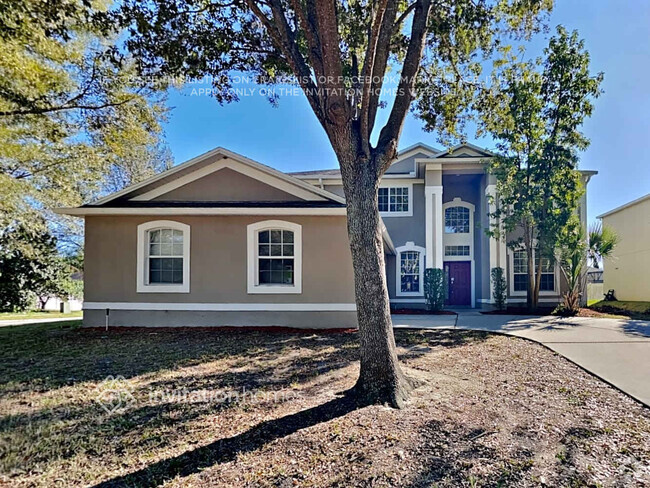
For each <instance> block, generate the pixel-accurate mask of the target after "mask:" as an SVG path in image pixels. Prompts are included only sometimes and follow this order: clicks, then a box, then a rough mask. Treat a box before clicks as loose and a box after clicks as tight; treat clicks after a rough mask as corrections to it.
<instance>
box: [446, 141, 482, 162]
mask: <svg viewBox="0 0 650 488" xmlns="http://www.w3.org/2000/svg"><path fill="white" fill-rule="evenodd" d="M464 147H467V148H469V149H471V150H472V151H474V152H477V153H483V154H484V155H485V156H484V159H485V158H489V157H492V156H494V153H492V152H490V151H488V150H487V149H484V148H482V147H479V146H477V145H475V144H472V143H470V142H461V143H460V144H456V145H455V146H453V147H450V148H449V149H444V150H442V151H440V152H439V153H438V154H436V155H435V156H434V158H443V157H444V156H445V155H446V154H454V153H455V152H457V151H458V150H459V149H462V148H464ZM445 159H449V158H445ZM468 159H469V158H468Z"/></svg>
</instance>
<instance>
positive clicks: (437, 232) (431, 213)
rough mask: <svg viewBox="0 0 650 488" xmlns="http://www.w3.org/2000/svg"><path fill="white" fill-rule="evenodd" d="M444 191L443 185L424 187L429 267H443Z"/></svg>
mask: <svg viewBox="0 0 650 488" xmlns="http://www.w3.org/2000/svg"><path fill="white" fill-rule="evenodd" d="M442 191H443V188H442V186H441V185H430V186H425V187H424V201H425V212H424V213H425V223H424V229H425V231H424V232H425V240H426V250H427V252H426V258H427V268H438V269H442V267H443V259H442V258H443V249H442V228H443V227H442V224H443V222H442Z"/></svg>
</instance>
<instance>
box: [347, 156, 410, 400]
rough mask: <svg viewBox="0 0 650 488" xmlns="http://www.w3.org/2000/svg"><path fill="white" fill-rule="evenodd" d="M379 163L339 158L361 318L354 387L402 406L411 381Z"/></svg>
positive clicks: (363, 396) (357, 391) (362, 393)
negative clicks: (398, 331)
mask: <svg viewBox="0 0 650 488" xmlns="http://www.w3.org/2000/svg"><path fill="white" fill-rule="evenodd" d="M376 167H377V165H376V164H374V163H372V162H369V164H359V162H356V164H354V163H351V164H341V170H342V171H341V172H342V176H343V185H344V191H345V197H346V203H347V222H348V236H349V240H350V250H351V252H352V263H353V266H354V285H355V296H356V304H357V319H358V323H359V341H360V346H361V347H360V350H359V351H360V360H361V371H360V374H359V379H358V381H357V384H356V385H355V387H354V393H355V394H357V395H358V398H359V399H360V401H362V402H367V403H387V404H390V405H391V406H393V407H396V408H401V407H402V406H403V405H404V402H405V401H406V400H407V399H408V396H409V392H410V391H411V389H412V387H413V384H412V382H411V381H410V380H409V379H407V378H406V377H405V376H404V374H403V373H402V370H401V368H400V365H399V363H398V359H397V353H396V350H395V338H394V335H393V325H392V322H391V318H390V304H389V299H388V288H387V286H386V273H385V261H384V249H383V237H382V224H381V219H380V217H379V208H378V204H377V188H378V187H379V174H378V172H377V170H376V169H375V168H376Z"/></svg>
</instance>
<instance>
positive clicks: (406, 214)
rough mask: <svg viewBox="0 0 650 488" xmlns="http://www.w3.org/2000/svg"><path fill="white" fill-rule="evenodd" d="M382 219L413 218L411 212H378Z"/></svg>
mask: <svg viewBox="0 0 650 488" xmlns="http://www.w3.org/2000/svg"><path fill="white" fill-rule="evenodd" d="M379 215H380V216H382V217H413V212H412V211H410V210H409V211H408V212H379Z"/></svg>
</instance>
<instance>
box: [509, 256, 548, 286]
mask: <svg viewBox="0 0 650 488" xmlns="http://www.w3.org/2000/svg"><path fill="white" fill-rule="evenodd" d="M534 254H535V268H537V266H539V259H540V257H539V255H538V253H537V252H535V253H534ZM541 259H542V275H541V278H540V281H539V289H540V291H555V266H554V264H553V261H552V260H551V259H549V258H541ZM512 273H513V275H512V287H513V290H514V291H517V292H526V291H528V256H527V255H526V251H524V250H517V251H514V252H513V254H512Z"/></svg>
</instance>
